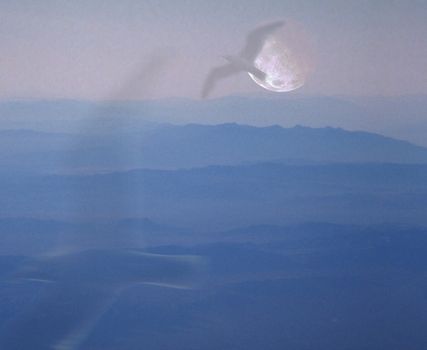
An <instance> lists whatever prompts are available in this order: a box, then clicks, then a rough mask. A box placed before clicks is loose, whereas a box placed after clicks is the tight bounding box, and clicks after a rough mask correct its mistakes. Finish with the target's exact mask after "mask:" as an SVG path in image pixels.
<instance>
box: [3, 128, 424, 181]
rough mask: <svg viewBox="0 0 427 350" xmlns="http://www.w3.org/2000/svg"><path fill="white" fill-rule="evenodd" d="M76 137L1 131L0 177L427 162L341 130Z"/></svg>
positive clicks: (382, 140)
mask: <svg viewBox="0 0 427 350" xmlns="http://www.w3.org/2000/svg"><path fill="white" fill-rule="evenodd" d="M81 131H82V133H80V134H71V133H51V132H39V131H33V130H3V131H0V162H1V164H2V170H1V171H2V172H14V171H18V170H21V171H23V170H24V171H30V172H35V173H76V172H84V173H87V172H89V173H92V172H100V171H102V172H108V171H123V170H129V169H135V168H151V169H177V168H194V167H204V166H210V165H241V164H248V163H258V162H284V163H288V164H289V163H307V162H308V163H310V162H320V163H330V162H345V163H365V162H379V163H427V148H424V147H421V146H417V145H414V144H411V143H409V142H405V141H400V140H396V139H392V138H388V137H384V136H381V135H378V134H373V133H367V132H354V131H346V130H343V129H339V128H308V127H302V126H296V127H292V128H283V127H280V126H270V127H253V126H245V125H238V124H221V125H212V126H209V125H196V124H189V125H184V126H178V125H150V126H146V127H142V128H137V129H136V130H132V129H117V130H116V131H115V132H114V133H111V132H109V133H103V132H96V131H97V125H96V124H95V125H92V126H90V127H88V129H87V130H84V129H83V130H81ZM86 131H88V132H87V133H85V132H86Z"/></svg>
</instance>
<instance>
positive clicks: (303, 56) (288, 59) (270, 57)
mask: <svg viewBox="0 0 427 350" xmlns="http://www.w3.org/2000/svg"><path fill="white" fill-rule="evenodd" d="M312 56H313V55H312V49H311V44H310V42H309V40H308V36H307V34H306V33H305V31H304V30H303V28H302V27H301V25H300V24H298V23H296V22H294V21H287V22H286V23H285V25H284V26H283V27H282V28H280V29H278V30H277V31H275V32H273V33H272V34H271V35H270V36H269V37H267V39H266V40H265V42H264V45H263V47H262V49H261V51H260V52H259V53H258V55H257V57H256V58H255V60H254V62H253V64H254V66H255V67H256V68H258V69H259V70H261V71H262V72H264V73H265V74H266V77H265V79H263V80H261V79H259V78H257V77H256V76H254V75H253V74H251V73H248V74H249V76H250V77H251V78H252V79H253V80H254V81H255V83H257V84H258V85H259V86H261V87H263V88H264V89H267V90H270V91H276V92H287V91H292V90H295V89H298V88H300V87H302V86H303V85H304V84H305V82H306V79H307V77H308V75H309V74H310V73H311V71H312V70H313V57H312Z"/></svg>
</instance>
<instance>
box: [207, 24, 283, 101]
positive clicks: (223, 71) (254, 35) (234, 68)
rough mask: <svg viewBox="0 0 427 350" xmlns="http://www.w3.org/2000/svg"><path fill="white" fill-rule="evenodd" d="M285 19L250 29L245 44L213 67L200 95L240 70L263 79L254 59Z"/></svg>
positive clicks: (262, 74) (209, 91)
mask: <svg viewBox="0 0 427 350" xmlns="http://www.w3.org/2000/svg"><path fill="white" fill-rule="evenodd" d="M284 24H285V21H283V20H280V21H274V22H270V23H267V24H264V25H262V26H260V27H257V28H255V29H254V30H252V31H251V32H250V33H249V34H248V35H247V37H246V44H245V46H244V47H243V49H242V50H241V51H240V52H239V54H238V55H236V56H230V55H227V56H223V58H224V59H225V60H226V61H227V63H226V64H224V65H222V66H218V67H215V68H213V69H212V70H211V71H210V72H209V74H208V76H207V78H206V80H205V82H204V84H203V88H202V93H201V97H202V98H206V97H208V96H209V94H210V93H211V91H212V90H213V88H214V87H215V85H216V83H217V82H218V80H221V79H223V78H227V77H229V76H231V75H234V74H237V73H240V72H249V73H251V74H253V75H254V76H255V77H257V78H259V79H261V80H264V79H265V73H264V72H263V71H261V70H260V69H258V68H256V67H255V66H254V61H255V59H256V57H257V56H258V54H259V52H260V51H261V50H262V48H263V45H264V42H265V40H266V38H267V37H268V36H269V35H270V34H271V33H273V32H274V31H275V30H277V29H278V28H280V27H282V26H283V25H284Z"/></svg>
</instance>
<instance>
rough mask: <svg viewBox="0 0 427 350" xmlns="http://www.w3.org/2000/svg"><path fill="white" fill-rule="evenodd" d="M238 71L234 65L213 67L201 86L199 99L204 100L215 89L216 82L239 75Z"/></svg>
mask: <svg viewBox="0 0 427 350" xmlns="http://www.w3.org/2000/svg"><path fill="white" fill-rule="evenodd" d="M239 72H240V69H238V68H237V67H236V66H235V65H233V64H231V63H227V64H225V65H222V66H219V67H215V68H213V69H212V70H211V71H210V72H209V74H208V76H207V78H206V79H205V82H204V84H203V88H202V93H201V97H202V98H206V97H208V95H209V94H210V92H211V91H212V89H213V88H214V87H215V84H216V83H217V81H218V80H220V79H223V78H226V77H229V76H230V75H233V74H236V73H239Z"/></svg>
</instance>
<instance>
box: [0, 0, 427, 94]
mask: <svg viewBox="0 0 427 350" xmlns="http://www.w3.org/2000/svg"><path fill="white" fill-rule="evenodd" d="M277 18H291V19H294V20H296V21H298V22H300V23H301V24H302V25H304V27H305V29H306V31H307V32H308V33H310V35H311V37H312V40H313V42H314V43H315V47H316V52H317V55H316V60H317V68H316V71H315V73H314V74H313V75H312V77H311V79H309V81H308V83H307V84H306V86H304V87H303V88H302V89H300V90H298V92H299V93H302V94H322V95H338V94H339V95H404V94H424V93H427V69H426V62H427V39H426V38H427V21H426V18H427V2H426V1H424V0H422V1H421V0H420V1H403V0H402V1H393V0H388V1H386V0H376V1H366V0H357V1H350V0H346V1H342V0H330V1H321V0H312V1H304V0H270V1H268V0H267V1H265V0H263V1H262V0H260V1H258V0H257V1H255V0H235V1H231V0H227V1H221V0H215V1H198V0H193V1H190V0H182V1H179V0H152V1H147V0H121V1H113V0H102V1H101V0H92V1H90V0H73V1H66V0H38V1H30V0H20V1H8V0H2V1H1V2H0V40H1V43H2V51H1V55H0V76H1V79H0V98H2V99H4V98H16V97H18V98H40V97H42V98H84V99H99V98H101V99H107V98H147V97H171V96H185V97H198V95H199V91H200V87H201V84H202V83H203V79H204V78H205V75H206V73H207V71H208V70H209V68H210V67H212V66H214V65H217V64H220V63H222V61H221V57H220V56H221V55H223V54H227V53H233V52H235V51H238V50H239V48H240V46H241V45H242V41H243V40H244V37H245V35H246V33H247V32H248V31H249V30H250V29H252V28H254V27H256V26H257V25H258V24H259V23H262V22H266V21H268V20H271V19H277ZM164 47H169V48H170V49H169V51H167V52H168V55H170V57H169V59H168V60H166V62H165V66H162V67H163V68H162V69H161V70H159V76H158V78H159V79H158V80H153V81H151V80H150V79H151V78H150V79H148V78H147V79H148V80H149V81H144V79H143V76H144V74H143V72H144V69H146V68H147V60H149V58H148V57H149V55H151V54H152V53H153V52H158V51H156V50H158V49H162V48H164ZM160 73H161V74H160ZM129 82H130V83H129ZM147 84H148V85H149V86H146V85H147ZM123 91H125V93H123ZM260 91H261V89H260V88H259V87H258V86H256V85H255V84H254V83H253V82H252V81H251V80H250V79H249V78H248V77H247V76H246V75H244V74H242V75H239V76H236V77H235V78H231V79H229V80H224V81H223V82H221V85H220V86H219V87H218V89H217V91H216V94H214V96H218V95H226V94H240V93H256V92H260Z"/></svg>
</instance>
